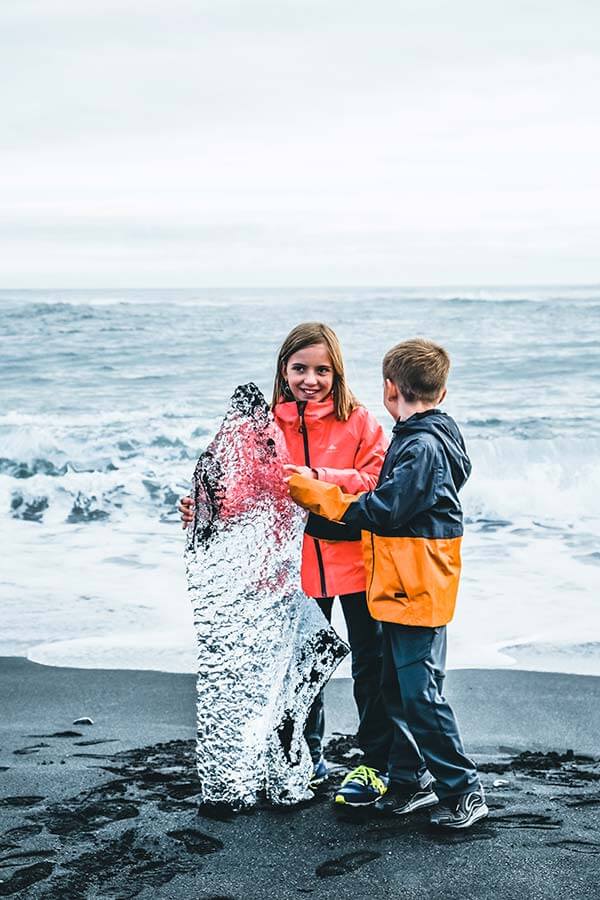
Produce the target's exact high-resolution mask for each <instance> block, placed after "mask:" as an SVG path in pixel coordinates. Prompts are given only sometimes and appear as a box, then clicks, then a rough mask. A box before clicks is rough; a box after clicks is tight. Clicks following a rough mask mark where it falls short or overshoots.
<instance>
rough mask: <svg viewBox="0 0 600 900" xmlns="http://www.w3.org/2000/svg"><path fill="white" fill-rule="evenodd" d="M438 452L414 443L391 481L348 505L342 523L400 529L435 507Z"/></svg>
mask: <svg viewBox="0 0 600 900" xmlns="http://www.w3.org/2000/svg"><path fill="white" fill-rule="evenodd" d="M436 463H437V454H436V450H435V448H434V447H433V446H432V445H431V444H429V443H427V442H421V441H415V442H414V443H412V444H409V445H408V446H407V447H406V448H405V449H404V450H403V451H402V453H401V454H400V456H399V457H398V459H397V461H396V464H395V465H394V468H393V470H392V472H391V473H390V476H389V478H387V479H386V480H385V481H384V482H382V484H380V485H379V486H378V487H377V488H375V490H374V491H368V492H367V493H365V494H362V495H361V496H360V497H357V498H355V499H354V500H353V501H352V502H351V503H349V504H348V506H347V509H346V511H345V513H343V517H342V521H343V522H344V523H345V524H346V525H356V526H358V527H359V528H361V529H362V530H364V531H376V532H383V533H384V534H385V533H386V532H391V531H394V530H395V529H397V528H401V527H402V526H403V525H405V524H406V522H408V521H410V520H411V519H412V518H414V517H415V516H416V515H418V514H419V513H421V512H423V511H424V510H426V509H429V508H430V507H431V506H433V504H434V503H435V498H436V483H437V474H438V469H439V468H440V467H439V466H438V465H436Z"/></svg>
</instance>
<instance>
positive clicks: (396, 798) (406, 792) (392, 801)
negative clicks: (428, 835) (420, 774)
mask: <svg viewBox="0 0 600 900" xmlns="http://www.w3.org/2000/svg"><path fill="white" fill-rule="evenodd" d="M436 803H439V797H438V795H437V794H436V793H435V791H434V790H433V788H432V787H431V784H428V785H427V787H424V788H422V787H420V786H419V784H418V783H416V784H400V783H399V782H394V781H391V782H390V784H389V786H388V789H387V793H386V795H385V797H382V798H381V800H378V801H377V803H376V804H375V809H376V810H377V812H379V813H382V814H383V815H385V816H406V815H407V814H408V813H411V812H415V810H417V809H425V807H427V806H435V804H436Z"/></svg>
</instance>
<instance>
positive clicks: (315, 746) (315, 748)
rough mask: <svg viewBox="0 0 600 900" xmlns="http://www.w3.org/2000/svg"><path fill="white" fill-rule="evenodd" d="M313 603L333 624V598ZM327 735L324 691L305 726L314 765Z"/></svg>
mask: <svg viewBox="0 0 600 900" xmlns="http://www.w3.org/2000/svg"><path fill="white" fill-rule="evenodd" d="M309 602H311V603H318V604H319V609H320V610H321V612H322V613H323V615H324V616H325V618H326V619H327V621H328V622H331V610H332V608H333V597H317V598H316V599H315V600H310V601H309ZM324 734H325V709H324V704H323V691H319V693H318V694H317V696H316V697H315V700H314V703H313V705H312V706H311V708H310V712H309V714H308V717H307V719H306V725H305V726H304V737H305V739H306V743H307V744H308V749H309V750H310V755H311V758H312V761H313V763H318V762H319V760H320V759H321V756H322V755H323V735H324Z"/></svg>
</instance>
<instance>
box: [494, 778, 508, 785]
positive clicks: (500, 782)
mask: <svg viewBox="0 0 600 900" xmlns="http://www.w3.org/2000/svg"><path fill="white" fill-rule="evenodd" d="M506 784H510V782H509V781H506V779H504V778H496V779H495V780H494V782H493V787H504V785H506Z"/></svg>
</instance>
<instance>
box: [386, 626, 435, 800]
mask: <svg viewBox="0 0 600 900" xmlns="http://www.w3.org/2000/svg"><path fill="white" fill-rule="evenodd" d="M391 627H395V626H391ZM382 630H383V674H382V689H383V699H384V701H385V707H386V711H387V715H388V718H389V719H390V721H391V723H392V727H393V738H392V744H391V748H390V754H389V758H388V774H389V777H390V781H391V782H393V783H394V784H402V785H406V786H407V787H408V786H414V787H418V788H425V787H427V786H428V785H430V784H431V782H432V777H431V775H430V774H429V773H428V771H427V766H426V764H425V760H424V759H423V756H422V754H421V751H420V749H419V746H418V744H417V742H416V740H415V738H414V737H413V734H412V732H411V730H410V728H409V726H408V722H407V721H406V713H405V710H404V703H403V697H402V693H401V690H400V684H399V679H398V670H397V666H396V659H395V657H394V649H393V644H392V641H391V637H390V631H389V628H388V623H387V622H383V629H382Z"/></svg>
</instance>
